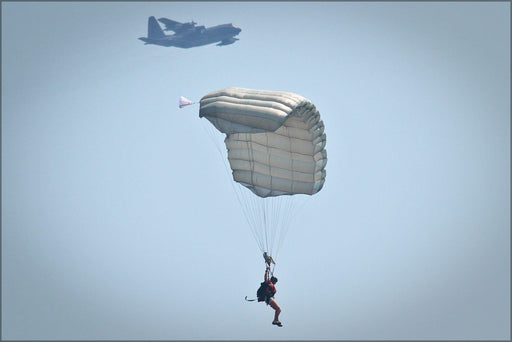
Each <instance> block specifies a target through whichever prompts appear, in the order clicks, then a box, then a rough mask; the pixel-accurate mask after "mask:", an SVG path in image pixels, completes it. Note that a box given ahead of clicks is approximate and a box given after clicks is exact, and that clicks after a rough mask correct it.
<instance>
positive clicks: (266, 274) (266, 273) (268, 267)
mask: <svg viewBox="0 0 512 342" xmlns="http://www.w3.org/2000/svg"><path fill="white" fill-rule="evenodd" d="M269 269H270V266H268V265H267V269H266V270H265V281H266V282H267V283H268V282H269V279H268V270H269Z"/></svg>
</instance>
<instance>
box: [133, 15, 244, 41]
mask: <svg viewBox="0 0 512 342" xmlns="http://www.w3.org/2000/svg"><path fill="white" fill-rule="evenodd" d="M158 20H159V21H160V22H162V23H163V24H164V25H165V27H166V30H168V31H174V34H172V35H166V34H165V33H164V31H163V30H162V28H161V27H160V25H159V24H158V22H157V21H156V19H155V17H153V16H151V17H149V19H148V36H147V37H141V38H139V39H140V40H142V41H143V42H144V43H145V44H155V45H161V46H175V47H179V48H183V49H188V48H191V47H196V46H202V45H208V44H212V43H216V42H219V43H218V44H216V45H217V46H222V45H229V44H233V43H234V42H236V41H237V40H238V38H235V36H236V35H238V34H239V33H240V32H241V31H242V30H241V29H240V28H239V27H236V26H235V25H233V24H222V25H217V26H212V27H208V28H205V27H204V26H195V25H196V23H195V22H193V21H192V22H190V23H180V22H177V21H174V20H171V19H167V18H160V19H158Z"/></svg>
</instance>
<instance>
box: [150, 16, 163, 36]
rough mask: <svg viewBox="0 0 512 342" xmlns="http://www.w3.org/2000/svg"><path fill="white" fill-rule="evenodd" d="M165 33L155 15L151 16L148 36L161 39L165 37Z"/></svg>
mask: <svg viewBox="0 0 512 342" xmlns="http://www.w3.org/2000/svg"><path fill="white" fill-rule="evenodd" d="M164 37H165V34H164V31H163V30H162V28H161V27H160V25H159V24H158V22H157V21H156V19H155V17H149V19H148V38H150V39H160V38H164Z"/></svg>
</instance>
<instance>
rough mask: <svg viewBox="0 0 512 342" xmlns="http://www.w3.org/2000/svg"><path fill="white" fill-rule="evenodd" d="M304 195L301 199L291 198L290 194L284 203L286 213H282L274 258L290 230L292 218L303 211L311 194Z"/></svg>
mask: <svg viewBox="0 0 512 342" xmlns="http://www.w3.org/2000/svg"><path fill="white" fill-rule="evenodd" d="M301 196H302V195H301ZM304 196H306V197H302V199H301V198H299V197H298V198H295V199H293V200H292V198H291V196H290V198H289V199H288V201H287V203H286V204H285V206H286V208H285V210H284V211H283V213H286V215H284V214H283V217H282V230H281V234H280V236H279V242H278V247H277V250H276V255H275V257H276V259H277V257H278V256H279V252H280V251H281V247H282V245H283V242H284V240H285V238H286V235H287V234H288V231H289V230H290V226H291V224H292V223H293V222H294V218H296V217H297V215H298V214H299V213H301V212H302V211H303V208H304V207H305V206H306V204H307V203H308V202H309V201H310V200H311V196H308V195H304ZM296 197H297V196H296Z"/></svg>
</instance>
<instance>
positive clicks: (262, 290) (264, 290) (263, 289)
mask: <svg viewBox="0 0 512 342" xmlns="http://www.w3.org/2000/svg"><path fill="white" fill-rule="evenodd" d="M268 288H269V286H268V283H267V282H266V281H264V282H263V283H261V284H260V287H259V289H258V291H256V297H258V302H263V301H264V300H265V299H266V298H267V296H268V293H269V291H268Z"/></svg>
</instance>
